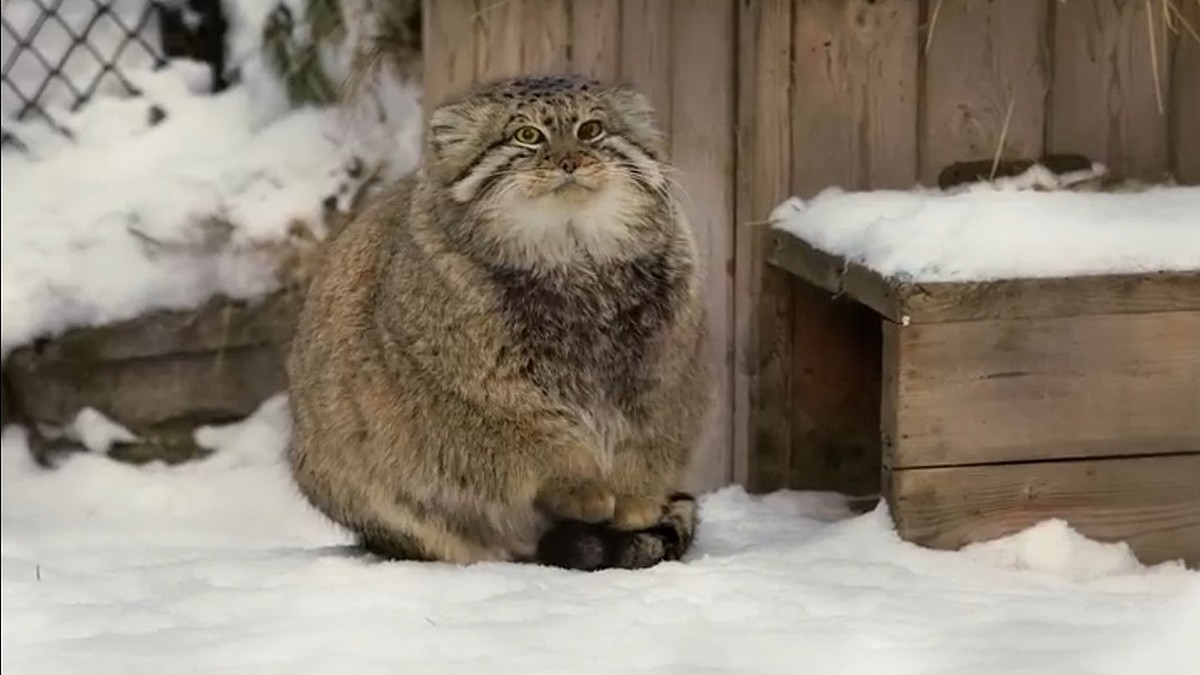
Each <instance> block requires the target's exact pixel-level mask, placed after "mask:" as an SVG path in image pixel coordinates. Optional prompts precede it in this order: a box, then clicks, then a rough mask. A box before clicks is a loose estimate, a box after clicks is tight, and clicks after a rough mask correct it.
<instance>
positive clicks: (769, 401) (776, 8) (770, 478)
mask: <svg viewBox="0 0 1200 675" xmlns="http://www.w3.org/2000/svg"><path fill="white" fill-rule="evenodd" d="M737 6H738V16H737V25H738V48H737V49H738V66H737V67H738V71H737V74H738V86H737V158H736V161H737V167H736V171H735V175H736V182H737V188H736V189H737V193H736V200H735V202H736V208H737V231H736V234H735V255H736V263H735V270H734V274H735V291H734V294H735V298H734V312H735V317H736V321H735V326H736V329H735V330H736V333H735V337H734V339H735V342H736V347H737V355H736V358H737V360H736V366H737V370H736V373H735V380H734V458H735V467H734V477H735V479H736V480H737V481H738V482H739V483H741V484H743V485H745V486H746V487H747V488H748V489H750V490H753V491H756V492H764V491H769V490H774V489H778V488H781V487H785V484H786V483H785V481H786V480H787V475H788V453H789V449H790V444H791V439H790V435H789V420H788V416H789V414H790V411H789V405H788V403H789V402H788V399H787V396H788V378H789V377H790V375H791V372H790V371H791V368H790V364H791V358H790V356H791V325H790V311H791V305H790V297H789V294H788V283H789V280H788V278H787V275H786V274H785V273H784V272H782V271H781V270H778V269H775V268H772V267H770V266H769V265H766V264H765V256H764V253H765V251H766V248H767V247H768V245H769V243H770V229H769V228H768V227H767V226H766V225H764V224H763V223H764V221H765V220H766V218H767V216H768V215H769V214H770V212H771V209H773V208H775V205H777V204H779V203H780V202H781V201H783V200H784V199H785V198H787V197H788V195H789V191H790V189H791V186H790V183H791V148H790V147H789V146H788V144H786V143H784V142H782V141H781V139H786V138H790V137H791V129H792V115H791V113H790V100H791V93H790V91H791V79H790V74H791V71H790V64H791V62H792V30H791V27H792V2H791V0H746V1H745V2H738V5H737Z"/></svg>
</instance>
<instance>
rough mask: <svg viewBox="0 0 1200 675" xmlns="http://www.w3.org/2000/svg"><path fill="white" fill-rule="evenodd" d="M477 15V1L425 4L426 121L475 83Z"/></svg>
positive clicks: (429, 0) (428, 0)
mask: <svg viewBox="0 0 1200 675" xmlns="http://www.w3.org/2000/svg"><path fill="white" fill-rule="evenodd" d="M477 11H478V10H477V3H476V2H475V1H474V0H455V1H454V2H445V1H444V0H443V1H442V2H434V0H425V1H424V2H423V3H422V4H421V23H422V26H421V31H422V38H421V44H422V45H423V48H422V57H421V63H422V69H423V74H422V82H421V92H422V93H421V96H422V99H423V101H422V102H423V106H422V107H423V109H424V112H425V115H426V117H428V116H429V113H430V112H432V111H433V109H434V108H435V107H436V106H437V105H438V104H440V103H442V102H443V101H445V100H446V99H447V98H448V97H451V96H457V95H459V94H462V93H463V92H465V91H467V89H469V88H470V87H471V85H472V84H473V83H474V81H475V49H474V28H473V19H472V17H473V16H474V14H475V13H476V12H477Z"/></svg>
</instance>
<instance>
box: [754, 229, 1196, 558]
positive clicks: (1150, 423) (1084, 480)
mask: <svg viewBox="0 0 1200 675" xmlns="http://www.w3.org/2000/svg"><path fill="white" fill-rule="evenodd" d="M1197 228H1198V232H1200V222H1198V223H1197ZM770 259H771V261H772V262H773V263H775V264H777V265H779V266H780V267H782V268H784V269H786V270H788V271H789V272H791V273H793V274H795V275H796V276H797V277H799V278H800V279H803V280H804V281H806V282H808V283H811V284H813V285H815V286H818V287H820V288H823V289H825V290H827V291H830V292H835V293H839V294H841V295H844V297H846V298H847V299H849V300H851V301H854V302H857V303H861V304H862V305H863V306H865V307H868V308H869V309H870V310H872V311H873V312H874V313H876V314H877V315H878V317H879V319H878V320H879V323H880V327H881V333H882V342H881V344H880V354H879V363H880V367H881V385H882V386H881V388H880V390H879V394H878V397H877V398H876V399H875V401H876V402H877V405H878V410H879V417H880V420H881V424H880V436H879V440H880V446H881V448H882V464H883V492H884V494H885V495H886V497H887V499H888V502H889V506H890V510H891V513H892V517H893V519H894V520H895V522H896V526H897V529H898V530H899V533H900V535H901V536H902V537H904V538H905V539H908V540H911V541H915V542H918V543H921V544H926V545H930V546H934V547H938V548H957V547H958V546H961V545H963V544H966V543H970V542H973V541H978V540H981V539H988V538H992V537H996V536H1000V535H1004V534H1010V533H1012V532H1014V531H1016V530H1020V529H1023V528H1025V527H1028V526H1030V525H1033V524H1034V523H1036V522H1037V521H1039V520H1042V519H1044V518H1048V517H1057V518H1064V519H1068V520H1069V521H1070V523H1071V524H1072V526H1074V527H1075V528H1076V529H1077V530H1079V531H1080V532H1082V533H1083V534H1085V535H1088V536H1091V537H1094V538H1099V539H1107V540H1121V541H1127V542H1128V543H1129V544H1130V546H1131V547H1132V548H1133V550H1134V551H1135V552H1136V553H1137V554H1138V555H1139V557H1140V558H1141V559H1142V560H1143V561H1153V562H1159V561H1162V560H1169V559H1176V558H1184V559H1185V560H1187V561H1188V562H1189V563H1191V564H1193V565H1195V564H1200V271H1195V272H1172V273H1154V274H1129V275H1106V276H1080V277H1067V278H1038V279H1007V280H998V281H987V282H934V283H929V282H923V283H911V282H905V281H900V280H898V279H896V278H888V277H885V276H883V275H881V274H879V273H878V272H876V271H873V270H871V269H868V268H866V267H864V266H862V265H859V264H856V263H854V262H849V261H847V260H845V259H844V258H841V257H838V256H834V255H831V254H829V253H826V252H823V251H821V250H818V249H817V248H815V247H813V246H812V245H810V244H809V243H807V242H805V241H804V240H803V239H800V238H798V237H797V236H795V235H794V234H791V233H788V232H785V231H777V232H776V233H775V245H774V248H773V250H772V252H771V256H770Z"/></svg>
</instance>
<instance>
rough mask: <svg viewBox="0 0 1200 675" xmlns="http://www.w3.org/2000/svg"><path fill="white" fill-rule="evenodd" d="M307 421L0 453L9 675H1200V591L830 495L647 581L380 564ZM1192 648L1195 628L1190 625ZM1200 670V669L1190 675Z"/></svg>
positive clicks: (1132, 567)
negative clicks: (340, 507)
mask: <svg viewBox="0 0 1200 675" xmlns="http://www.w3.org/2000/svg"><path fill="white" fill-rule="evenodd" d="M289 432H290V421H289V417H288V414H287V405H286V400H285V399H284V398H283V397H282V396H280V397H276V398H273V399H271V400H270V401H268V402H267V403H265V404H264V405H263V406H262V408H261V409H260V410H259V412H258V413H257V414H255V415H254V416H253V417H251V418H250V419H248V420H246V421H245V422H243V423H241V424H238V425H232V426H227V427H220V428H208V429H204V430H202V431H200V432H198V434H197V437H198V441H199V442H201V443H202V444H203V445H205V446H207V447H211V448H213V449H214V450H215V452H214V453H213V454H212V455H210V456H209V457H207V458H206V459H204V460H200V461H197V462H194V463H190V464H184V465H179V466H176V467H172V468H169V469H168V468H166V467H165V466H162V465H148V466H144V467H134V466H129V465H123V464H119V463H116V462H113V461H111V460H108V459H107V458H105V457H103V456H100V455H95V454H73V455H71V456H70V458H69V460H68V461H65V462H63V463H62V465H61V466H60V468H59V469H57V470H54V471H47V470H44V469H42V468H40V467H38V466H37V465H35V464H34V463H33V462H32V460H30V459H29V457H28V453H27V449H26V446H25V442H24V435H23V433H22V432H21V430H20V429H18V428H16V427H9V429H8V430H7V431H6V432H5V434H4V436H3V443H2V446H0V488H2V489H0V505H2V508H0V513H2V524H3V528H2V531H3V537H2V544H0V552H2V561H0V594H2V595H3V598H4V602H3V606H2V608H0V612H2V619H3V621H2V631H0V632H2V640H0V641H2V646H3V649H0V670H2V671H3V672H5V673H10V672H11V673H34V672H36V673H41V674H45V675H54V674H56V673H78V672H88V673H91V674H93V675H105V674H108V673H114V674H115V673H134V674H136V673H162V672H171V673H192V672H194V673H211V672H230V673H288V674H293V673H296V674H303V673H334V672H355V673H394V672H436V673H464V674H471V675H474V674H476V673H481V672H488V673H510V672H520V673H523V674H525V675H539V674H540V673H563V672H570V673H581V674H585V675H589V674H592V673H596V674H599V673H633V672H639V673H657V674H660V675H671V674H675V673H679V674H684V673H688V674H690V673H713V674H716V673H780V674H784V673H795V672H797V669H798V668H799V669H800V670H802V671H803V672H804V673H806V674H809V675H823V674H826V673H829V674H835V673H836V674H839V675H867V674H869V675H876V674H877V673H879V672H881V667H883V668H884V670H886V672H888V673H889V674H895V675H950V674H956V673H972V675H1001V674H1010V673H1054V674H1056V675H1083V674H1088V675H1118V674H1119V675H1158V674H1162V673H1171V674H1180V675H1182V674H1184V673H1191V672H1196V671H1195V670H1194V664H1195V663H1197V660H1196V657H1197V656H1200V654H1197V651H1196V645H1197V641H1196V640H1195V638H1194V636H1193V634H1192V631H1193V629H1194V626H1195V625H1196V624H1197V621H1196V619H1197V618H1200V573H1197V572H1194V571H1188V570H1185V569H1182V568H1180V567H1179V566H1177V565H1159V566H1156V567H1151V568H1147V567H1143V566H1141V565H1138V564H1136V563H1135V562H1134V561H1132V559H1131V558H1129V557H1127V556H1126V555H1125V554H1124V553H1123V552H1122V551H1121V550H1119V548H1120V547H1119V546H1115V547H1114V546H1106V545H1101V544H1096V543H1095V542H1087V541H1086V540H1084V539H1083V538H1082V537H1079V536H1078V535H1076V534H1074V533H1071V532H1070V530H1069V529H1068V528H1066V527H1064V526H1063V525H1061V524H1059V523H1054V522H1049V523H1043V524H1042V525H1039V526H1037V527H1034V528H1032V529H1030V530H1028V531H1026V532H1024V533H1021V534H1018V535H1015V536H1013V537H1009V538H1007V539H1005V540H1000V541H997V542H991V543H989V544H981V545H978V546H975V547H972V548H971V549H968V550H966V551H963V552H958V553H952V552H945V551H932V550H927V549H923V548H920V547H917V546H914V545H911V544H907V543H904V542H901V541H900V540H899V539H898V538H897V537H896V534H895V532H894V530H893V529H892V527H891V523H890V520H889V518H888V515H887V511H886V509H885V508H884V507H883V506H880V507H879V508H877V509H876V510H874V511H872V512H871V513H867V514H864V515H861V516H853V515H852V514H851V513H850V511H849V510H848V509H847V508H846V504H845V500H844V499H843V498H841V497H839V496H837V495H832V494H825V493H795V492H779V493H775V494H771V495H767V496H764V497H754V496H750V495H747V494H746V493H745V492H744V491H742V490H741V489H740V488H736V487H731V488H726V489H723V490H720V491H717V492H715V493H712V494H709V495H706V496H704V497H703V498H702V500H701V509H702V523H701V526H700V531H699V537H698V540H697V543H696V547H695V549H694V550H693V551H692V552H691V553H690V554H689V555H688V556H687V558H686V559H685V561H683V562H681V563H668V564H663V565H660V566H658V567H655V568H653V569H650V570H642V571H623V570H612V571H606V572H598V573H593V574H586V573H573V572H568V571H563V570H553V569H547V568H541V567H536V566H529V565H508V564H482V565H476V566H472V567H465V568H464V567H456V566H452V565H444V564H434V563H408V562H391V563H384V562H379V561H377V560H375V559H373V558H370V557H367V556H362V555H359V554H358V553H357V552H356V551H355V550H353V549H352V548H350V547H349V546H347V544H349V542H350V538H349V537H348V536H347V535H346V533H344V532H342V531H340V530H338V529H337V528H335V527H334V526H332V525H330V524H329V523H328V522H327V521H325V520H324V519H323V518H322V517H320V516H319V515H318V514H317V513H316V512H315V511H313V509H311V508H310V507H308V506H307V504H305V502H304V501H303V499H302V498H301V497H300V496H299V495H298V493H297V492H296V490H295V488H294V487H293V485H292V484H291V482H290V481H289V478H288V475H287V470H286V468H285V463H284V461H283V453H284V451H285V448H286V444H287V438H288V434H289ZM1189 625H1190V626H1192V627H1193V628H1192V629H1189V628H1187V626H1189ZM1189 669H1191V670H1189Z"/></svg>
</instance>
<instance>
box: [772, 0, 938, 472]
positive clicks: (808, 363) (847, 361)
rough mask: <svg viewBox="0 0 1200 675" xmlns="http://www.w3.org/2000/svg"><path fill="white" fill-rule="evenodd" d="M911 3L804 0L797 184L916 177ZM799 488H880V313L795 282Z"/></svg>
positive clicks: (905, 183) (799, 16)
mask: <svg viewBox="0 0 1200 675" xmlns="http://www.w3.org/2000/svg"><path fill="white" fill-rule="evenodd" d="M918 10H919V4H918V3H915V2H910V1H908V0H877V1H874V2H872V1H870V0H846V1H845V2H843V1H840V0H812V1H810V2H803V3H797V4H796V6H795V11H796V16H795V23H794V40H795V49H796V55H797V57H796V59H795V62H794V65H793V68H794V72H793V88H792V115H793V131H792V191H793V192H794V193H795V194H797V195H799V196H801V197H806V196H811V195H813V194H814V193H816V192H818V191H820V190H821V189H823V188H825V187H827V186H830V185H840V186H842V187H845V188H850V189H855V188H888V187H895V188H906V187H911V186H912V185H913V184H914V183H915V182H916V178H917V148H916V142H915V138H916V129H917V100H916V96H915V92H916V79H917V67H918V64H917V54H918V45H917V24H918V18H919V17H918ZM792 293H793V297H792V314H793V316H792V321H793V327H794V330H793V333H792V335H791V339H792V341H793V345H792V348H791V350H792V352H791V353H792V357H791V364H790V368H791V371H792V374H791V377H790V389H791V393H790V397H789V398H790V403H789V406H790V408H789V410H788V415H789V416H790V419H791V424H792V429H791V440H790V442H791V449H790V462H789V470H788V471H789V476H790V478H789V481H788V485H789V487H793V488H808V489H824V490H838V491H842V492H847V493H851V494H863V495H865V494H877V493H878V491H879V487H880V485H879V477H880V470H879V466H880V441H879V422H880V420H879V405H880V400H879V396H880V391H881V379H880V378H881V372H880V368H881V366H880V351H881V347H882V337H881V334H880V324H879V318H878V317H877V316H874V315H873V314H872V313H870V312H869V311H868V310H866V309H865V308H864V307H861V306H858V305H855V304H853V303H850V302H846V301H839V300H835V299H833V298H831V297H830V296H829V294H828V293H826V292H823V291H820V290H818V289H816V288H815V287H813V286H809V285H807V284H805V283H804V282H800V281H795V282H793V291H792Z"/></svg>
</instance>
